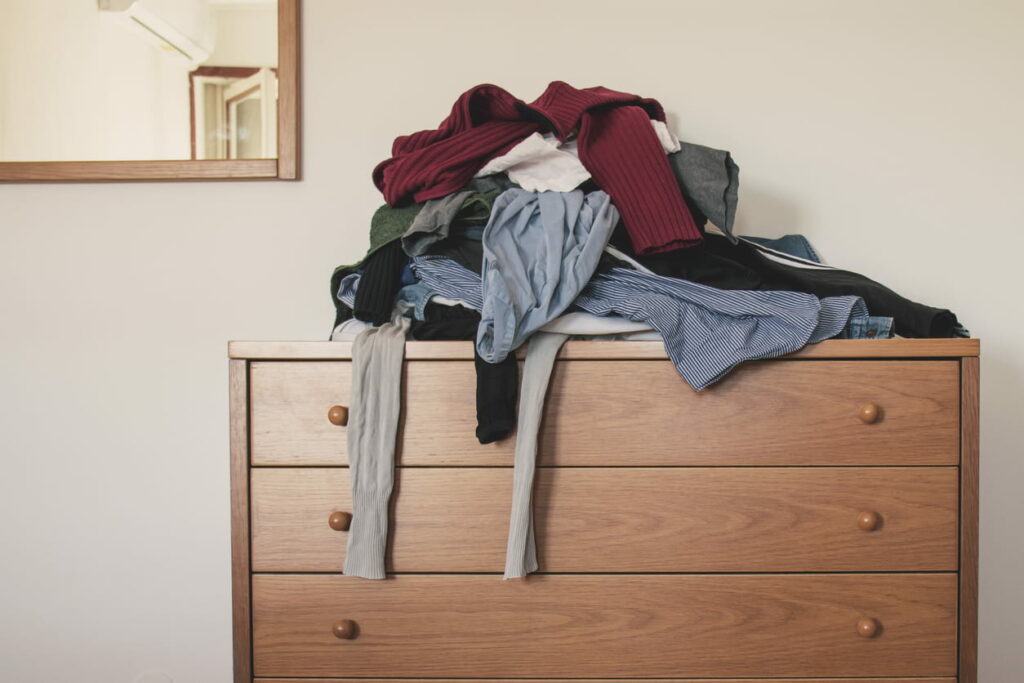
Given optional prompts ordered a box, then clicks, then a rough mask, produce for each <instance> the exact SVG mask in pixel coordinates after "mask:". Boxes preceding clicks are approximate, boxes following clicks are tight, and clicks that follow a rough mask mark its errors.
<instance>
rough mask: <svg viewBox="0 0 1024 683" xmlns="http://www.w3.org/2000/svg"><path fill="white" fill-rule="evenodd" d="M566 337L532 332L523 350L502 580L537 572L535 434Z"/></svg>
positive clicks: (537, 430)
mask: <svg viewBox="0 0 1024 683" xmlns="http://www.w3.org/2000/svg"><path fill="white" fill-rule="evenodd" d="M568 338H569V336H568V335H565V334H556V333H554V332H535V333H534V335H533V336H532V337H530V344H529V346H527V348H526V364H525V366H524V368H523V383H522V386H521V387H520V389H519V422H518V424H517V425H516V457H515V474H514V475H513V481H512V515H511V517H510V518H509V522H508V548H507V549H506V551H505V578H506V579H518V578H520V577H523V576H526V575H527V574H529V573H530V572H535V571H537V544H536V541H535V540H534V535H533V474H534V471H535V470H536V469H537V435H538V433H539V432H540V421H541V418H542V417H543V416H544V395H545V394H546V393H547V391H548V381H549V380H550V379H551V370H552V368H553V367H554V365H555V357H556V356H557V355H558V349H560V348H561V347H562V343H563V342H565V340H566V339H568Z"/></svg>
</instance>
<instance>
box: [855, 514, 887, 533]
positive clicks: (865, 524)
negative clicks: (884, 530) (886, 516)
mask: <svg viewBox="0 0 1024 683" xmlns="http://www.w3.org/2000/svg"><path fill="white" fill-rule="evenodd" d="M881 523H882V517H881V516H880V515H879V514H878V513H877V512H873V511H871V510H866V511H864V512H862V513H860V515H858V516H857V526H858V527H860V528H861V529H862V530H863V531H874V530H875V529H877V528H878V525H879V524H881Z"/></svg>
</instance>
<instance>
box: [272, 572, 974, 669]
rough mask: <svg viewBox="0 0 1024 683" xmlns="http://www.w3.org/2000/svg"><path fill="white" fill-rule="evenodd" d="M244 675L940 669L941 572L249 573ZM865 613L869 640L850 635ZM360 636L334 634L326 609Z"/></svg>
mask: <svg viewBox="0 0 1024 683" xmlns="http://www.w3.org/2000/svg"><path fill="white" fill-rule="evenodd" d="M253 592H254V613H253V634H254V662H255V673H256V675H258V676H424V677H437V676H451V677H461V676H478V677H550V678H556V677H616V676H627V677H636V678H645V677H652V676H657V677H668V676H671V677H716V678H724V677H730V676H732V677H745V676H758V675H764V674H765V673H769V672H770V674H771V675H772V676H778V677H785V676H790V677H814V676H818V677H842V676H862V677H869V676H951V675H955V672H956V630H957V628H956V609H957V607H956V600H957V589H956V575H955V574H831V575H821V574H803V575H792V574H791V575H770V574H769V575H764V574H745V575H731V576H722V575H712V574H705V575H656V574H655V575H627V576H609V575H570V576H565V575H542V576H534V577H531V578H530V579H529V580H527V581H501V580H500V579H498V578H497V577H495V576H493V575H483V576H481V575H472V574H469V575H465V574H464V575H432V574H419V575H398V576H397V577H393V578H391V579H389V580H385V581H367V580H362V579H354V578H350V577H344V576H338V575H326V576H324V575H319V576H296V575H287V574H257V575H255V576H254V577H253ZM866 616H869V617H873V618H877V619H878V620H879V621H880V622H881V623H882V625H883V632H882V633H881V634H880V635H879V636H877V637H875V638H862V637H860V636H858V635H857V633H856V623H857V621H858V619H861V618H864V617H866ZM341 618H345V619H353V620H354V621H355V622H356V623H357V624H358V629H359V635H358V637H357V638H355V639H354V640H346V641H343V640H339V639H338V638H335V637H334V635H333V634H332V633H331V625H332V624H333V623H334V622H335V621H337V620H338V619H341Z"/></svg>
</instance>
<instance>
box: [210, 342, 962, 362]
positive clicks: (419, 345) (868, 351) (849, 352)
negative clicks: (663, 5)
mask: <svg viewBox="0 0 1024 683" xmlns="http://www.w3.org/2000/svg"><path fill="white" fill-rule="evenodd" d="M523 351H524V349H520V351H519V352H518V355H519V356H520V357H522V356H523V355H524V354H523ZM980 351H981V341H980V340H979V339H829V340H827V341H823V342H820V343H818V344H809V345H807V346H805V347H804V348H802V349H800V350H799V351H797V352H795V353H791V354H789V355H788V356H784V358H963V357H967V356H977V355H979V353H980ZM228 357H229V358H236V359H244V360H349V359H351V358H352V342H333V341H231V342H228ZM405 358H406V360H472V359H473V344H472V342H468V341H409V342H406V344H405ZM559 358H561V359H563V360H666V359H667V358H668V356H667V355H666V353H665V347H664V345H663V344H662V343H661V342H660V341H584V340H570V341H568V342H566V344H565V345H564V346H563V347H562V350H561V351H560V353H559Z"/></svg>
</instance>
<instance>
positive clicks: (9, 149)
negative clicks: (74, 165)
mask: <svg viewBox="0 0 1024 683" xmlns="http://www.w3.org/2000/svg"><path fill="white" fill-rule="evenodd" d="M124 21H125V20H124V19H123V18H119V17H117V16H116V15H115V14H114V13H111V12H98V11H97V10H96V0H3V2H0V161H60V160H75V159H95V160H118V159H153V158H163V159H188V158H189V120H188V112H189V109H188V107H189V102H188V72H189V70H190V68H189V66H188V64H187V63H186V62H184V61H183V60H178V59H176V58H174V57H172V56H169V55H165V54H163V53H161V52H160V51H159V50H157V49H155V48H154V47H153V46H152V45H150V44H149V43H147V42H146V41H145V39H143V38H141V37H139V36H138V35H136V34H135V33H134V32H133V31H131V30H130V28H129V27H128V26H127V25H125V24H124Z"/></svg>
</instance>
